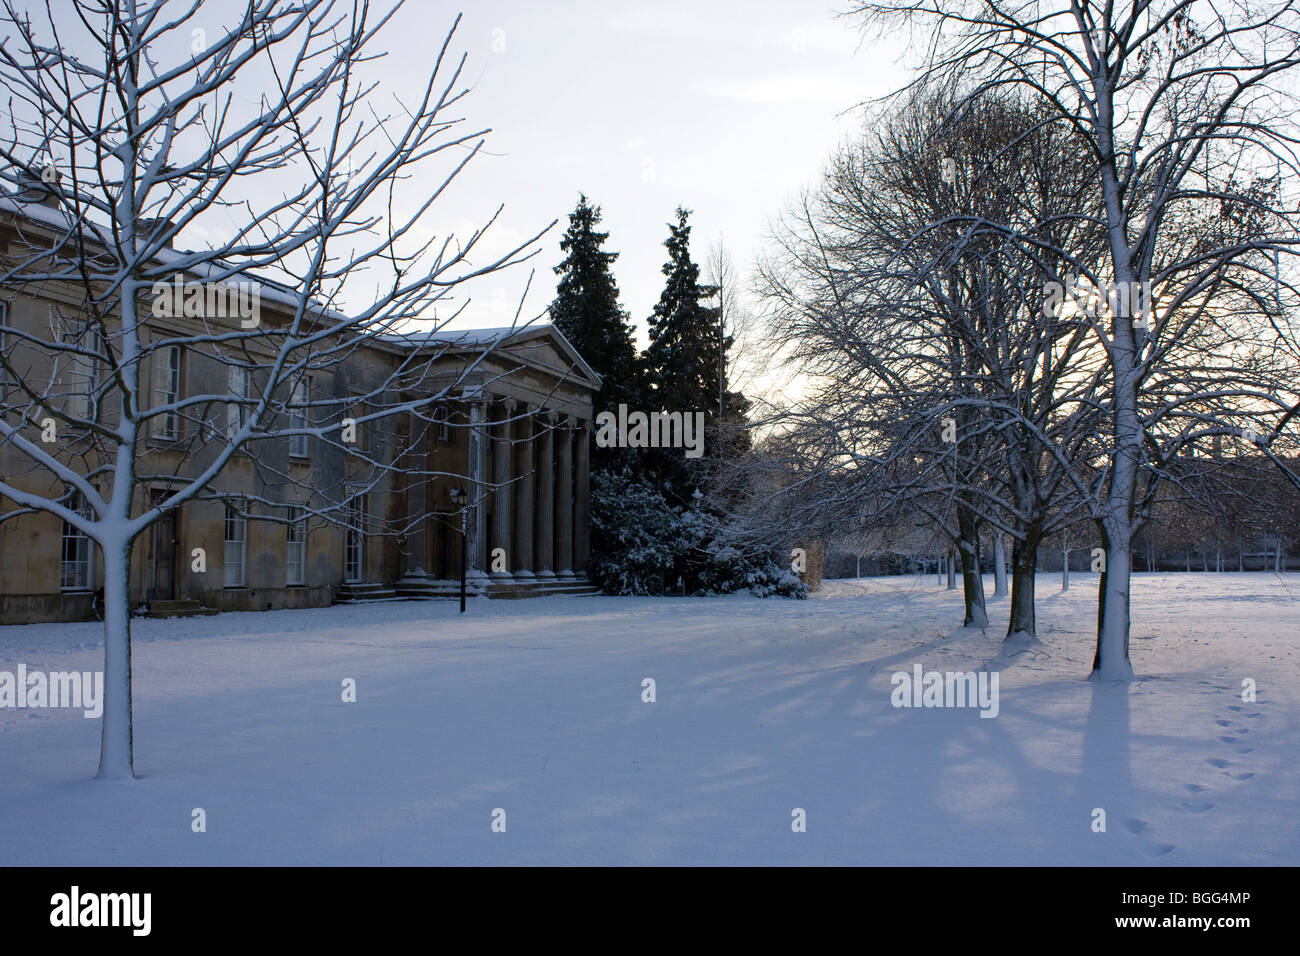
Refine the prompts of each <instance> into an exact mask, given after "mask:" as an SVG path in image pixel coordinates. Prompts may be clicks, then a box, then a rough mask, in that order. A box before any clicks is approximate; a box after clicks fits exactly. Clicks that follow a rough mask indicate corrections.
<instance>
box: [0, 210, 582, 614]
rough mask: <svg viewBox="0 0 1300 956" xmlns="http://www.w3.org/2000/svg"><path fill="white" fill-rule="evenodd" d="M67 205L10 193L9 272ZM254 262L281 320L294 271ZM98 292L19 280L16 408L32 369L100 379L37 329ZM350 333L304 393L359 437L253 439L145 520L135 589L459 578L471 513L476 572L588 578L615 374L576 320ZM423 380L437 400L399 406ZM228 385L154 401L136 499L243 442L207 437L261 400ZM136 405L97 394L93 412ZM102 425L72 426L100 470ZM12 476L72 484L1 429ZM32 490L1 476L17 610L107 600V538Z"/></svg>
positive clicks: (383, 585) (2, 333)
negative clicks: (581, 343) (161, 413)
mask: <svg viewBox="0 0 1300 956" xmlns="http://www.w3.org/2000/svg"><path fill="white" fill-rule="evenodd" d="M58 217H59V214H58V210H57V209H56V208H52V205H51V204H50V203H44V202H39V201H38V202H32V201H30V199H29V200H27V201H24V200H23V199H20V198H18V197H15V196H12V195H10V196H3V195H0V271H8V270H10V269H12V268H13V263H14V262H15V260H16V258H17V257H18V256H19V255H20V254H21V253H20V251H19V250H20V249H21V250H26V249H30V248H32V247H33V244H35V245H36V246H39V243H40V242H41V241H42V239H41V237H42V235H43V233H49V234H50V237H49V238H50V241H55V240H54V235H55V234H57V232H58V230H59V229H61V228H65V222H64V221H61V220H60V219H59V218H58ZM165 252H167V253H171V252H172V250H165ZM191 278H198V279H201V278H202V277H201V276H196V277H191ZM257 281H258V282H259V283H260V289H261V295H262V298H261V302H262V311H263V313H264V321H266V322H269V323H274V322H275V321H283V320H284V316H283V315H279V317H278V318H277V310H283V309H284V308H286V305H287V303H288V301H289V299H288V297H287V296H285V295H284V292H286V291H287V290H284V289H282V288H278V287H277V286H276V285H275V284H274V283H270V282H264V281H263V280H260V279H259V280H257ZM84 298H85V291H84V289H82V288H78V287H77V286H76V284H74V283H57V282H55V283H48V282H47V283H42V284H39V285H33V284H30V283H10V284H8V285H4V286H0V349H2V350H3V352H4V356H5V359H6V363H5V364H6V365H7V366H8V370H9V371H8V374H6V375H5V376H4V378H3V380H0V414H2V415H4V416H5V420H6V421H8V422H11V423H12V422H22V421H23V416H25V415H27V416H30V412H31V408H32V403H31V400H30V396H25V395H24V392H23V390H22V388H21V387H20V386H21V382H20V381H19V379H21V380H24V381H28V382H33V383H36V384H38V385H43V384H44V383H46V382H49V381H52V380H56V379H57V380H60V381H65V380H70V381H72V382H73V385H71V386H69V387H67V388H63V389H61V390H59V391H58V394H59V395H60V396H62V400H64V401H75V400H78V399H84V400H85V401H87V402H90V401H93V400H95V399H94V398H93V396H95V395H97V394H100V392H97V391H96V388H95V383H96V381H97V380H99V379H97V376H102V375H103V374H104V372H103V370H102V369H99V370H97V369H95V368H93V367H92V368H79V367H78V365H77V363H76V362H75V361H72V362H66V361H65V362H63V364H62V365H61V366H56V365H55V364H54V361H53V359H52V357H51V354H50V350H49V349H42V348H41V347H40V342H39V341H38V340H40V339H44V340H49V341H56V342H57V341H58V335H57V331H51V324H52V322H53V321H54V319H53V318H52V316H55V315H56V313H57V314H75V313H76V312H77V311H78V309H79V308H81V307H82V302H83V300H84ZM204 321H205V320H204V318H203V317H193V316H190V317H187V316H184V315H177V316H175V317H174V318H173V317H170V316H169V317H166V318H163V319H157V320H151V321H150V323H149V334H150V335H157V336H159V337H160V338H159V339H158V340H156V341H159V342H161V341H162V340H163V339H167V340H168V341H175V340H180V341H182V342H183V341H184V339H185V336H186V335H187V334H190V333H191V332H192V331H194V330H197V329H199V328H200V325H201V323H203V322H204ZM29 333H30V335H29ZM65 341H66V337H65ZM256 346H257V343H256V342H254V343H252V344H250V345H248V346H247V347H246V349H251V350H253V351H255V350H256ZM340 354H342V355H343V356H344V357H343V358H341V359H339V360H337V361H333V362H331V363H329V365H328V367H325V368H322V369H319V370H317V371H315V372H313V373H312V374H310V375H304V376H302V379H301V381H300V382H299V383H297V384H295V385H294V386H293V387H294V389H295V396H297V394H298V392H297V389H299V388H301V391H302V395H303V403H304V404H306V403H307V402H308V401H310V402H313V403H328V404H329V406H330V407H331V408H332V409H333V411H331V412H330V414H331V415H332V416H333V420H337V419H340V418H342V417H343V416H345V415H346V416H349V417H351V418H352V419H353V420H354V421H356V422H357V423H358V424H357V425H356V426H355V428H356V435H355V441H354V442H353V443H351V444H343V443H340V442H338V441H334V440H327V439H326V438H324V437H311V436H304V435H289V436H270V437H267V438H263V439H259V440H256V441H253V442H252V443H250V444H249V445H248V446H247V448H246V449H245V450H243V451H239V452H236V453H235V454H234V455H233V456H232V457H230V459H229V460H228V461H227V462H226V463H225V464H224V466H223V467H221V468H220V470H219V472H218V473H217V474H216V476H215V478H214V479H213V480H212V481H211V482H210V483H209V485H208V493H207V495H206V496H205V498H204V499H203V500H197V499H196V500H190V501H187V502H185V503H183V504H182V505H180V507H179V508H177V509H175V510H174V511H171V512H169V513H168V514H166V515H165V516H164V517H163V518H162V519H160V520H159V521H157V522H156V523H155V524H154V525H153V526H152V527H151V528H150V529H148V530H147V531H145V532H144V534H143V535H142V536H141V537H140V538H138V539H137V540H136V543H135V547H134V550H133V554H132V565H131V574H130V592H131V601H132V605H133V606H136V605H141V606H144V605H147V607H148V609H149V610H150V612H151V613H155V614H160V613H187V612H190V613H193V612H201V611H203V610H214V611H215V610H265V609H272V608H284V607H311V606H322V605H327V604H330V603H334V602H337V601H345V602H347V601H358V600H370V599H378V598H393V597H409V598H417V597H436V596H439V595H450V594H453V593H456V590H457V587H458V583H459V576H460V555H461V533H462V527H463V528H464V534H465V545H466V548H465V550H466V552H467V555H468V565H467V574H466V576H467V579H468V581H469V584H470V587H471V589H472V590H473V591H474V592H476V593H485V594H488V595H493V596H507V597H522V596H529V595H533V594H545V593H551V592H555V591H566V590H567V591H573V590H584V589H586V585H585V580H586V579H585V573H584V570H585V567H586V560H587V553H588V530H587V529H588V517H587V500H588V449H589V447H590V441H589V435H590V430H591V427H592V407H591V400H592V395H593V393H594V392H595V391H596V390H597V389H598V388H599V386H600V379H599V376H597V375H596V373H595V372H593V371H592V369H591V368H590V367H589V366H588V365H587V364H586V363H585V362H584V361H583V359H582V357H581V356H579V355H578V354H577V352H576V351H575V350H574V348H573V347H572V345H571V344H570V343H569V342H568V341H567V340H566V339H565V338H564V336H563V335H562V334H561V333H560V332H559V331H558V330H557V329H555V328H554V327H552V326H550V325H541V326H530V327H524V328H519V329H485V330H473V331H467V332H450V331H446V330H443V331H439V332H436V333H427V332H426V333H420V334H409V335H397V334H388V335H382V336H364V337H360V338H359V339H358V340H357V341H356V342H355V343H354V344H353V345H350V346H349V348H347V349H346V350H345V351H344V352H342V353H340ZM268 357H269V355H265V356H257V355H252V356H251V357H249V356H247V354H246V358H248V361H247V363H246V364H244V365H239V363H232V362H231V361H230V358H229V356H228V355H225V354H224V353H223V354H222V355H216V354H213V352H212V350H211V349H205V348H204V347H193V348H190V347H187V346H185V345H183V344H182V345H177V346H174V347H173V346H167V347H164V348H159V349H157V350H155V351H154V352H153V353H152V354H151V355H150V356H149V357H148V359H147V360H144V362H143V364H142V367H141V376H142V379H141V381H142V383H143V382H145V381H148V382H149V383H150V384H151V387H152V392H153V397H154V400H163V399H168V398H173V397H183V396H206V395H213V396H222V395H223V394H230V393H243V394H245V395H249V396H255V395H257V394H258V390H259V388H261V387H262V385H263V384H264V383H265V381H266V375H267V373H266V365H265V363H263V362H261V361H260V359H266V358H268ZM74 358H75V356H74ZM92 364H93V363H92ZM413 366H419V367H421V369H422V371H421V374H420V375H419V377H418V381H416V382H414V383H413V384H410V383H408V386H407V387H399V386H401V383H402V381H403V379H402V370H403V369H406V368H410V367H413ZM78 376H80V378H78ZM78 382H80V383H81V384H78ZM82 385H84V386H85V388H84V395H83V394H82V392H80V391H79V390H80V389H81V388H82ZM142 390H143V385H142ZM101 391H102V390H101ZM159 396H161V397H162V398H161V399H159ZM422 396H424V397H433V396H438V397H439V400H438V402H437V404H436V405H433V406H429V405H427V404H425V405H423V406H422V407H420V408H419V409H418V410H415V411H411V412H409V413H408V412H401V413H397V414H389V413H388V412H389V411H391V409H392V408H393V407H394V405H396V404H400V403H404V402H408V401H411V400H417V401H418V400H420V399H421V397H422ZM296 400H297V399H296V397H295V401H296ZM370 403H373V404H370ZM211 404H212V405H213V410H212V412H211V413H209V411H208V410H207V408H206V407H205V408H204V409H203V410H202V414H201V416H199V417H196V416H180V415H177V416H174V417H173V416H167V417H163V418H155V419H153V421H152V425H151V433H150V434H149V435H148V436H147V437H146V438H145V439H144V441H145V442H146V443H147V447H146V450H145V453H144V454H143V455H142V456H141V458H140V461H141V463H142V467H141V468H140V469H139V474H140V481H139V483H138V486H137V492H136V500H135V502H134V503H133V510H132V514H139V513H141V511H143V510H144V509H146V508H148V507H150V506H151V505H152V504H154V503H155V502H160V501H162V500H165V498H166V497H167V496H168V494H169V493H170V492H171V489H173V488H175V487H179V486H181V485H182V484H184V483H186V482H187V481H189V480H190V479H192V478H194V477H195V476H197V475H201V474H203V473H204V470H205V469H208V468H210V467H214V462H217V461H219V460H220V459H219V458H218V455H219V454H221V452H222V450H223V448H224V447H225V444H226V443H225V442H222V441H213V440H209V439H210V436H211V434H215V432H216V430H218V429H220V428H221V427H222V426H223V424H226V423H228V424H229V427H232V428H235V427H238V425H239V423H240V422H241V421H242V419H241V418H240V416H241V415H243V414H245V413H244V412H242V411H241V410H240V409H239V408H238V407H236V404H237V403H229V404H226V405H224V406H223V404H222V403H221V402H220V400H219V398H217V399H214V401H213V402H212V403H211ZM88 407H89V406H88ZM149 407H151V408H154V407H159V406H154V405H151V406H149ZM277 407H282V408H284V409H286V410H287V409H289V408H290V406H289V405H288V404H284V405H282V406H277ZM379 407H382V409H384V410H385V411H384V412H383V413H382V415H381V414H380V413H379V412H377V411H376V408H379ZM117 414H118V412H116V411H114V410H113V409H112V408H110V407H107V405H106V406H105V407H104V408H102V409H101V408H99V407H98V406H96V407H95V409H94V413H93V415H92V419H93V418H95V417H100V418H102V419H103V420H104V421H111V420H113V417H114V416H115V415H117ZM286 414H288V412H286ZM368 415H369V416H372V417H371V418H369V419H368V418H367V416H368ZM375 416H378V417H375ZM37 421H38V419H35V418H32V417H29V423H27V424H25V425H24V434H29V433H30V434H31V435H36V434H37V433H38V432H39V429H38V427H37ZM311 424H318V422H315V421H313V422H311ZM92 438H93V436H90V435H86V436H80V437H79V436H76V435H72V436H67V437H65V438H63V439H61V441H60V443H59V445H58V446H57V447H58V449H59V450H58V455H59V457H60V460H61V461H62V462H63V463H64V464H65V465H66V466H67V467H69V468H72V469H77V470H78V473H79V474H81V475H88V474H91V470H92V469H93V467H95V466H96V463H98V464H99V465H102V464H103V463H104V457H103V454H104V453H103V452H102V449H99V450H97V448H98V446H96V444H95V443H94V441H93V440H92ZM97 455H98V456H99V457H98V458H97V457H96V456H97ZM0 481H4V482H6V483H8V484H9V485H10V487H12V488H14V489H22V490H23V491H26V492H29V493H34V494H40V495H43V496H46V497H50V496H54V497H57V496H58V495H59V494H60V493H61V491H60V488H59V484H60V483H59V482H57V481H53V480H52V477H51V474H50V472H49V469H41V468H35V467H33V466H32V459H31V457H30V456H29V455H27V454H26V453H24V452H23V450H22V449H21V448H20V447H18V446H17V445H16V444H15V442H14V441H12V440H3V436H0ZM453 490H456V491H457V492H461V491H463V492H464V495H459V494H458V495H453V493H452V492H453ZM73 500H76V499H73ZM82 504H83V505H84V502H82ZM327 505H328V506H327ZM22 511H23V509H22V508H20V507H18V506H17V505H16V504H15V502H14V501H12V500H8V499H6V498H5V497H4V496H3V495H2V494H0V516H3V515H9V517H8V519H7V520H4V521H0V623H25V622H33V621H55V620H76V619H82V618H86V617H88V616H89V615H90V614H91V613H92V598H93V595H94V593H95V591H96V590H97V589H98V588H100V587H101V586H102V582H103V570H102V562H101V561H100V558H99V555H97V554H96V546H95V545H94V544H93V542H91V541H90V540H89V539H88V538H86V537H85V536H84V535H81V534H80V533H79V532H77V531H76V529H75V528H74V527H73V526H71V525H70V524H68V523H65V522H64V521H62V520H61V519H59V518H58V517H56V516H54V515H51V514H49V513H47V512H40V511H35V512H27V513H21V512H22ZM200 556H201V557H202V559H201V560H200Z"/></svg>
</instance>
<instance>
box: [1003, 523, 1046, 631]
mask: <svg viewBox="0 0 1300 956" xmlns="http://www.w3.org/2000/svg"><path fill="white" fill-rule="evenodd" d="M1041 534H1042V531H1041V529H1040V528H1039V526H1037V525H1033V526H1030V527H1028V528H1026V529H1025V530H1024V533H1023V535H1022V536H1021V537H1020V538H1019V539H1017V540H1016V542H1015V543H1014V544H1013V545H1012V546H1011V619H1010V622H1009V623H1008V625H1007V637H1011V636H1013V635H1015V634H1028V635H1029V636H1030V637H1033V636H1035V635H1036V634H1037V633H1038V625H1037V622H1036V620H1035V617H1034V573H1035V571H1036V570H1037V567H1038V539H1039V536H1040V535H1041Z"/></svg>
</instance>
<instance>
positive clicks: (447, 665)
mask: <svg viewBox="0 0 1300 956" xmlns="http://www.w3.org/2000/svg"><path fill="white" fill-rule="evenodd" d="M988 589H989V591H990V592H991V591H992V581H991V580H990V581H989V582H988ZM1096 589H1097V582H1096V578H1095V577H1090V576H1088V575H1079V574H1076V575H1074V578H1073V581H1072V588H1071V590H1070V591H1069V592H1068V593H1065V594H1061V593H1059V581H1058V579H1057V577H1056V576H1054V575H1046V574H1044V575H1042V576H1040V578H1039V581H1038V597H1039V631H1040V639H1041V643H1039V644H1036V645H1030V646H1022V647H1017V648H1012V649H1004V647H1003V644H1002V640H1001V637H1002V630H1003V629H1004V627H1005V613H1006V600H1005V599H999V600H996V601H995V600H990V617H991V618H992V619H993V621H994V622H995V624H994V627H992V628H991V629H990V630H989V631H988V632H986V633H981V632H980V631H978V630H971V631H963V630H962V629H960V628H959V627H956V626H955V623H960V614H961V607H960V595H959V592H949V591H947V590H945V589H944V588H942V587H940V586H937V585H936V583H935V580H934V578H933V577H927V578H923V579H913V578H873V579H863V580H859V581H833V582H828V583H827V585H826V587H825V588H824V590H823V591H822V592H821V593H819V594H817V595H815V596H814V597H813V598H811V599H810V600H808V601H784V600H780V599H774V600H758V599H754V598H749V597H740V596H733V597H727V598H716V599H682V598H664V599H650V598H603V597H577V598H575V597H559V598H547V599H538V600H529V601H500V602H489V601H486V600H478V601H475V602H473V603H471V605H470V611H469V613H468V614H466V615H465V617H464V618H463V619H461V618H460V616H459V615H458V614H457V613H456V610H457V609H456V605H455V604H454V603H450V602H448V603H432V602H430V603H423V602H412V603H395V604H382V605H376V606H370V607H365V606H361V607H335V608H325V609H319V610H308V611H277V612H268V613H237V614H222V615H219V616H216V617H211V618H199V619H190V620H170V621H137V622H135V625H134V633H135V644H134V672H135V687H136V697H135V712H136V727H135V752H136V769H137V773H139V774H140V775H141V778H140V779H138V780H135V781H130V782H124V783H108V782H102V781H96V780H94V779H92V778H93V775H94V772H95V768H96V764H97V760H98V743H99V721H98V720H93V719H85V718H84V717H83V716H82V714H81V712H80V711H70V710H15V709H9V710H0V863H4V864H70V865H84V864H227V863H231V864H233V863H242V864H378V863H384V864H440V863H450V864H501V863H528V864H549V863H554V864H586V863H592V864H602V863H605V864H609V863H615V864H647V863H648V864H662V863H684V864H709V863H718V864H816V863H835V864H913V863H921V864H926V863H935V864H940V863H943V864H948V863H956V864H1013V863H1014V864H1020V863H1033V864H1072V863H1080V864H1151V863H1166V864H1178V865H1187V864H1250V863H1265V864H1295V863H1297V862H1300V838H1298V836H1297V831H1298V827H1297V814H1296V807H1297V805H1300V719H1298V711H1300V680H1298V678H1300V673H1298V668H1300V657H1298V656H1297V642H1298V641H1300V576H1295V577H1292V576H1282V577H1278V576H1274V575H1271V574H1262V573H1261V574H1196V573H1193V574H1169V575H1161V574H1157V575H1138V576H1137V577H1136V579H1135V582H1134V593H1135V602H1134V620H1133V648H1132V653H1133V662H1134V666H1135V668H1136V670H1137V672H1138V674H1139V680H1138V681H1137V682H1136V683H1134V684H1132V685H1131V686H1104V685H1097V684H1093V683H1089V682H1088V681H1086V680H1085V679H1084V678H1085V677H1086V675H1087V672H1088V669H1089V664H1090V661H1091V655H1092V644H1093V637H1092V634H1093V628H1094V627H1095V621H1096V605H1095V601H1096ZM97 627H98V626H97V625H92V624H72V625H32V626H25V627H7V628H0V671H5V670H8V671H11V672H12V671H14V670H15V669H16V667H17V665H18V663H20V662H22V663H25V664H26V665H27V667H28V668H29V670H37V669H43V670H48V671H64V670H71V669H80V670H87V669H99V668H100V667H102V655H101V651H100V647H99V631H98V630H97ZM918 663H919V664H921V665H922V666H923V667H924V669H926V670H938V671H969V670H972V669H975V670H982V669H991V670H996V671H998V672H999V673H1000V677H999V689H1000V708H999V714H998V716H997V717H996V718H995V719H985V718H981V717H980V716H979V713H978V711H977V710H974V709H957V708H952V709H940V708H936V709H923V708H916V709H903V708H895V707H893V706H892V705H891V702H890V698H891V690H892V686H891V681H890V677H891V674H893V673H894V672H896V671H908V672H910V671H911V670H912V667H913V665H914V664H918ZM647 677H649V678H653V679H654V681H655V692H656V700H655V702H654V703H646V702H643V700H642V681H643V679H644V678H647ZM344 678H354V679H355V680H356V688H357V700H356V702H355V703H345V702H343V700H342V691H341V684H342V681H343V680H344ZM1246 678H1250V679H1252V680H1254V681H1255V683H1256V685H1257V687H1258V691H1257V695H1258V697H1257V700H1256V701H1255V702H1254V703H1247V702H1243V701H1242V699H1241V687H1242V681H1243V679H1246ZM195 808H203V810H204V811H205V813H206V824H207V830H206V832H204V833H195V832H192V829H191V820H192V811H193V810H194V809H195ZM497 808H501V809H503V810H504V811H505V817H506V832H504V833H497V832H493V829H492V820H493V811H494V810H495V809H497ZM795 808H801V809H803V810H804V811H805V813H806V818H807V830H806V832H803V833H798V832H793V831H792V828H791V822H792V819H793V817H792V811H794V810H795ZM1094 808H1102V809H1104V810H1105V811H1106V814H1107V829H1106V832H1105V833H1097V832H1093V829H1092V823H1093V810H1094Z"/></svg>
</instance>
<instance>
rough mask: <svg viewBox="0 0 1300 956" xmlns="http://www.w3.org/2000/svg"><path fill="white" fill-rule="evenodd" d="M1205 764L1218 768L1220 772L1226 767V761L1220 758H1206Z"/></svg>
mask: <svg viewBox="0 0 1300 956" xmlns="http://www.w3.org/2000/svg"><path fill="white" fill-rule="evenodd" d="M1205 762H1206V763H1208V764H1209V765H1210V766H1211V767H1218V768H1219V769H1220V770H1222V769H1223V768H1224V767H1226V766H1227V765H1228V761H1226V760H1224V759H1223V758H1222V757H1207V758H1206V760H1205Z"/></svg>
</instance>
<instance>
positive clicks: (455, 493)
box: [451, 486, 469, 614]
mask: <svg viewBox="0 0 1300 956" xmlns="http://www.w3.org/2000/svg"><path fill="white" fill-rule="evenodd" d="M468 498H469V495H467V494H466V493H465V489H464V488H461V487H459V486H457V487H455V488H452V489H451V501H452V504H454V505H455V506H456V507H457V508H459V509H460V613H461V614H464V613H465V553H466V549H467V544H466V537H465V502H466V500H467V499H468Z"/></svg>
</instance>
